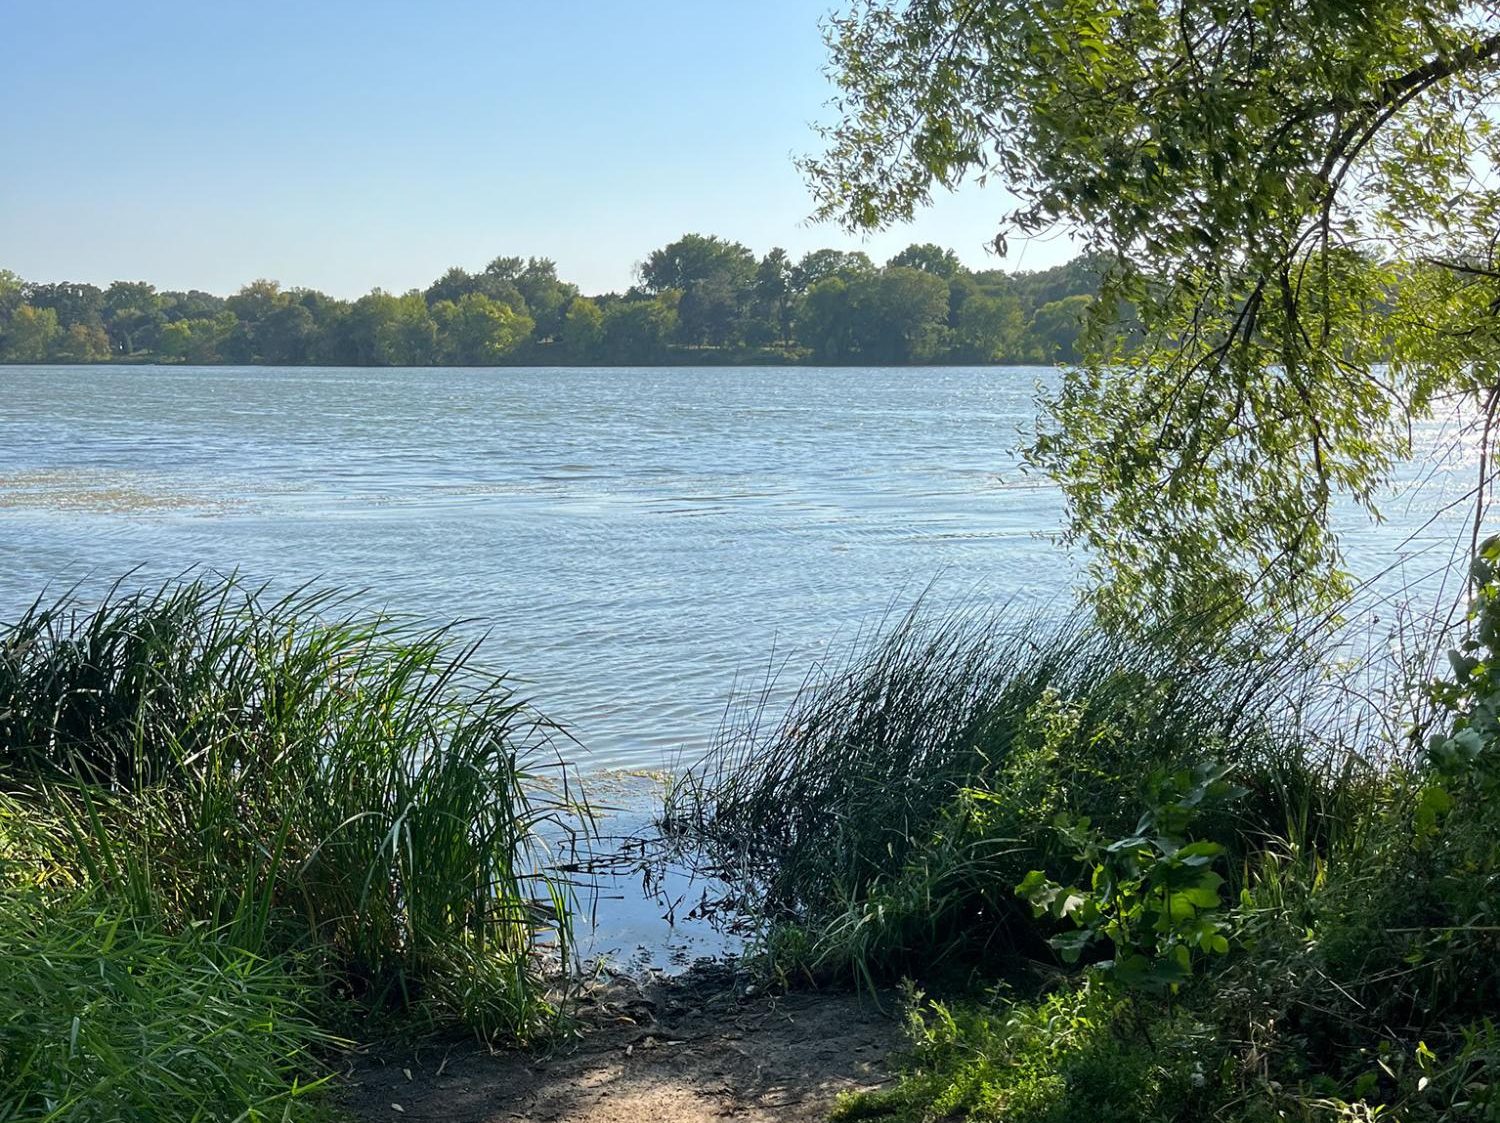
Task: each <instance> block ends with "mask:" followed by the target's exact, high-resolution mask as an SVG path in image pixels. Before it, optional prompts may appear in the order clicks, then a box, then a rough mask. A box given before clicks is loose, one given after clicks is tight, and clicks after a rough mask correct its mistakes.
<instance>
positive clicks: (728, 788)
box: [665, 607, 1332, 979]
mask: <svg viewBox="0 0 1500 1123" xmlns="http://www.w3.org/2000/svg"><path fill="white" fill-rule="evenodd" d="M1182 658H1183V656H1182V655H1181V653H1179V652H1174V651H1171V650H1169V649H1166V648H1159V647H1153V646H1150V645H1142V644H1140V643H1136V642H1126V641H1122V640H1119V639H1117V638H1115V637H1112V636H1110V635H1109V634H1107V633H1105V632H1103V631H1101V630H1099V629H1095V628H1092V627H1088V626H1075V627H1064V628H1062V629H1058V628H1056V627H1052V628H1048V627H1046V626H1043V625H1040V624H1039V623H1038V622H1037V621H1035V620H1030V619H1016V620H1013V619H1008V618H1006V617H1004V616H999V617H996V616H990V615H977V616H976V615H973V614H969V615H965V614H962V613H955V614H951V615H947V616H941V617H936V618H933V617H929V616H927V615H925V614H924V613H923V612H922V611H921V609H920V607H919V608H918V609H917V610H914V611H913V612H911V613H910V614H908V615H907V616H906V617H904V618H903V619H901V620H900V621H899V622H898V623H897V625H896V626H895V627H894V628H893V629H892V630H891V631H889V632H888V633H886V634H884V635H882V636H878V637H876V638H875V639H874V640H873V641H872V642H870V643H868V644H867V645H865V646H864V647H862V648H859V649H857V650H856V651H855V653H854V654H853V655H852V656H851V657H850V658H849V660H848V661H847V662H846V663H845V664H844V665H842V666H841V667H838V668H837V669H835V670H833V671H830V672H827V673H823V674H820V675H818V676H815V677H814V678H812V679H810V680H809V681H808V682H807V683H806V684H805V686H804V687H803V689H802V690H801V691H800V692H799V693H798V694H797V696H796V697H795V698H794V699H793V701H792V702H791V703H790V705H789V706H788V707H787V709H786V711H785V713H784V714H782V715H781V716H780V717H779V719H777V720H776V721H775V722H774V723H770V722H767V721H765V720H764V719H765V710H764V709H763V708H752V709H750V710H749V711H748V713H749V720H748V721H746V722H745V723H744V724H742V725H740V726H738V727H736V728H733V729H731V731H730V732H729V734H728V735H727V736H725V737H724V738H723V739H722V740H721V742H720V744H719V745H718V746H717V747H716V748H715V749H714V750H713V752H712V753H711V754H710V756H709V757H708V758H707V760H705V762H704V763H703V764H702V765H700V766H699V767H698V768H697V769H695V770H694V771H693V772H692V773H690V774H689V776H688V777H687V778H686V779H685V780H684V781H683V782H682V783H680V784H678V785H677V786H676V787H675V788H674V789H673V792H672V795H671V798H670V801H669V805H668V807H667V809H666V814H665V821H666V823H667V825H668V826H669V827H670V828H672V829H675V830H678V831H680V832H682V833H683V834H684V835H685V836H686V837H688V838H690V839H691V840H693V841H694V842H695V843H696V844H698V845H699V846H701V847H702V849H703V850H704V852H705V854H706V855H707V857H708V859H709V861H710V862H711V863H712V864H713V865H715V866H716V867H717V868H718V869H720V870H721V871H723V872H725V873H727V874H728V875H729V876H731V877H732V878H736V879H739V880H741V881H744V882H746V883H747V884H749V885H752V886H754V887H756V889H757V891H758V892H759V893H760V894H761V895H762V898H763V900H764V901H765V905H766V919H767V921H768V922H769V923H770V924H771V925H772V927H773V928H775V929H776V931H775V932H774V933H773V934H772V936H771V937H770V939H769V941H768V943H767V947H768V948H770V949H772V950H775V949H777V948H780V947H785V946H795V947H797V948H798V949H799V962H797V963H795V964H794V965H793V967H794V969H796V970H799V971H804V972H806V973H810V974H813V975H819V974H824V973H840V972H848V971H850V970H852V971H854V972H855V973H857V974H859V975H860V976H862V977H865V978H872V979H873V978H879V977H882V976H884V977H892V976H896V975H899V974H900V973H902V972H906V971H910V970H912V969H914V968H917V967H920V968H921V969H922V970H923V971H925V972H929V973H930V972H931V971H932V969H933V965H934V962H933V961H934V959H935V958H936V959H938V960H941V961H944V962H949V963H951V964H953V965H954V966H955V967H956V968H957V969H959V970H964V969H967V968H968V967H970V966H972V964H973V963H975V962H976V961H980V960H983V959H985V958H986V957H990V956H994V955H999V954H1007V953H1012V954H1013V953H1022V954H1035V953H1037V951H1038V950H1039V945H1040V940H1039V934H1038V930H1037V927H1036V925H1035V924H1033V923H1032V921H1031V919H1030V915H1029V910H1028V909H1027V908H1026V907H1025V906H1024V904H1023V902H1021V901H1019V900H1018V899H1017V897H1016V895H1015V893H1014V887H1015V885H1016V884H1017V882H1018V881H1019V880H1020V879H1021V878H1022V877H1023V876H1024V875H1025V874H1026V872H1027V871H1028V870H1030V869H1032V868H1036V867H1038V866H1042V867H1044V868H1048V869H1052V870H1054V871H1056V872H1059V873H1064V872H1071V868H1072V867H1071V858H1070V856H1069V855H1068V854H1067V852H1066V847H1065V846H1063V845H1062V844H1061V843H1060V841H1059V839H1058V837H1057V833H1056V831H1055V830H1054V823H1055V821H1056V820H1057V819H1058V817H1059V816H1064V815H1083V816H1087V817H1089V818H1090V820H1091V821H1092V822H1093V823H1094V824H1095V825H1096V826H1097V827H1099V828H1100V829H1102V830H1105V831H1124V830H1125V829H1126V828H1128V827H1129V826H1130V825H1131V824H1133V823H1134V822H1135V820H1136V817H1137V816H1138V815H1139V813H1140V800H1141V794H1142V791H1143V790H1144V789H1145V788H1146V787H1147V786H1148V785H1149V783H1150V782H1151V781H1152V779H1153V777H1156V778H1159V777H1160V776H1162V775H1163V774H1171V773H1174V772H1177V771H1179V770H1181V769H1184V768H1191V767H1193V766H1195V765H1196V764H1198V762H1200V761H1201V760H1204V759H1214V760H1219V759H1224V760H1227V759H1230V758H1233V759H1234V760H1235V761H1237V762H1238V763H1239V764H1240V765H1242V766H1243V767H1241V769H1240V771H1241V772H1242V773H1243V774H1244V775H1245V776H1246V779H1247V781H1248V783H1249V786H1250V787H1251V789H1252V795H1251V797H1250V799H1249V801H1248V804H1247V805H1246V806H1243V807H1241V808H1240V809H1239V810H1238V811H1237V812H1236V814H1237V815H1241V816H1243V815H1246V814H1248V815H1251V816H1254V818H1255V822H1254V824H1253V825H1251V826H1249V827H1245V826H1244V825H1243V824H1241V825H1238V826H1237V825H1235V824H1231V823H1228V822H1225V823H1220V824H1217V832H1218V833H1219V834H1221V835H1223V836H1224V837H1225V839H1226V841H1229V842H1233V843H1235V844H1236V845H1235V847H1234V853H1235V855H1236V857H1237V856H1238V855H1239V854H1241V853H1243V852H1244V849H1245V847H1244V845H1243V844H1241V840H1242V838H1243V837H1244V836H1245V835H1248V834H1253V833H1255V832H1256V831H1262V830H1267V829H1275V830H1280V829H1282V828H1283V826H1284V824H1285V822H1286V821H1287V819H1288V818H1289V817H1293V816H1296V817H1300V818H1302V819H1304V820H1306V823H1307V829H1308V830H1313V831H1319V830H1324V829H1326V828H1327V822H1326V820H1327V819H1328V818H1329V815H1330V813H1331V811H1332V809H1331V808H1329V807H1327V806H1324V805H1323V803H1322V797H1323V796H1324V794H1325V793H1324V792H1322V791H1321V790H1319V791H1317V792H1316V793H1314V792H1313V791H1312V790H1311V789H1310V788H1309V787H1308V785H1307V784H1306V783H1305V768H1304V762H1305V761H1307V760H1309V759H1311V758H1312V757H1313V756H1315V755H1317V754H1322V753H1325V752H1326V747H1324V746H1321V745H1318V744H1316V743H1315V742H1314V741H1313V740H1312V739H1310V738H1307V737H1306V736H1305V735H1304V734H1303V732H1302V730H1301V729H1300V727H1299V723H1298V706H1299V705H1300V704H1301V702H1300V696H1299V695H1298V693H1297V692H1298V690H1300V689H1301V688H1302V687H1303V685H1304V684H1305V680H1306V677H1307V673H1308V672H1307V665H1306V663H1305V661H1303V660H1302V659H1300V658H1298V659H1292V658H1290V657H1288V658H1287V659H1284V660H1283V661H1280V662H1275V661H1269V660H1268V661H1262V662H1260V663H1258V664H1257V665H1254V666H1251V667H1248V668H1247V667H1244V666H1233V665H1231V664H1229V663H1227V662H1222V661H1214V660H1211V659H1208V658H1206V657H1204V656H1203V655H1202V653H1198V654H1196V655H1193V656H1191V658H1192V659H1194V660H1195V661H1196V662H1195V664H1194V665H1191V667H1190V669H1187V670H1186V673H1184V672H1185V668H1184V665H1183V662H1181V659H1182Z"/></svg>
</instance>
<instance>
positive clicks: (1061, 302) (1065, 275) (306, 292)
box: [0, 234, 1099, 366]
mask: <svg viewBox="0 0 1500 1123" xmlns="http://www.w3.org/2000/svg"><path fill="white" fill-rule="evenodd" d="M1097 266H1098V262H1095V261H1093V260H1083V259H1080V261H1078V262H1074V263H1070V264H1069V265H1066V266H1061V267H1059V268H1056V269H1049V270H1044V271H1041V272H1038V273H1017V274H1013V275H1010V274H1004V273H998V272H994V271H990V272H985V273H981V274H971V273H969V272H968V270H966V269H964V268H963V266H962V265H961V264H960V263H959V261H958V258H957V257H956V256H955V255H954V254H953V252H952V251H951V250H946V249H943V248H941V247H939V246H935V245H931V244H928V245H914V246H910V247H908V248H907V249H906V250H904V251H902V252H901V253H899V254H897V255H896V256H895V257H893V258H892V259H891V262H890V264H889V265H888V266H887V267H885V268H883V269H880V268H877V267H876V266H875V264H874V263H873V262H871V261H870V259H869V258H868V257H867V256H866V255H865V254H863V253H859V252H853V253H846V252H843V251H839V250H815V251H813V252H811V253H808V254H806V255H804V256H803V258H802V259H801V261H800V262H797V263H795V264H794V263H793V262H792V260H791V258H790V257H788V256H787V253H786V251H785V250H782V249H780V248H776V249H772V250H771V251H770V252H769V253H767V254H766V255H765V257H763V258H762V259H761V260H760V261H759V262H758V263H757V262H756V261H755V258H754V256H753V255H752V254H751V252H750V250H749V249H748V248H747V247H745V246H742V245H740V244H739V243H738V242H731V241H727V240H725V239H722V238H717V237H705V236H703V235H697V234H689V235H685V236H684V237H682V238H680V239H678V240H677V241H675V242H673V243H671V244H670V245H668V246H665V247H663V248H662V249H659V250H656V251H655V252H653V253H652V254H651V255H649V256H648V258H647V260H646V262H645V263H644V264H643V265H642V266H641V270H642V272H641V279H642V287H641V288H639V289H632V290H630V291H629V292H628V293H625V294H624V295H620V294H614V293H607V294H603V295H600V296H597V297H592V298H590V297H584V296H581V295H580V294H579V292H578V288H577V286H576V285H572V284H569V283H568V282H566V281H563V280H561V279H560V278H559V277H558V275H557V266H556V264H555V263H554V262H552V261H551V260H549V259H547V258H536V257H534V258H530V259H522V258H519V257H497V258H496V259H495V260H493V261H491V262H490V264H489V265H488V266H486V267H485V268H484V269H483V270H482V271H480V272H478V273H471V272H469V271H468V270H467V269H463V268H460V267H454V268H452V269H449V270H447V271H446V272H445V273H444V274H443V275H442V276H441V277H439V278H438V279H437V280H435V281H434V282H433V283H432V284H431V285H429V286H428V287H427V288H426V289H424V290H421V291H417V290H412V291H410V292H407V293H404V294H395V293H388V292H384V291H381V290H379V289H376V290H374V291H372V292H370V293H368V294H366V295H365V296H362V297H360V298H359V299H358V300H354V301H342V300H335V299H333V298H332V297H329V296H326V295H325V294H323V293H320V292H316V291H314V290H310V289H283V288H282V287H281V286H280V284H278V283H277V282H275V281H270V280H257V281H253V282H251V283H250V284H248V285H245V286H244V287H243V288H241V289H240V290H239V291H238V292H236V293H234V294H233V295H232V296H230V297H228V298H227V299H225V298H220V297H216V296H213V295H211V294H209V293H204V292H198V291H193V292H157V291H156V290H155V289H154V288H153V287H152V286H151V285H148V284H145V283H143V282H117V283H115V284H113V285H111V286H110V287H109V289H107V290H101V289H99V288H97V287H95V286H93V285H74V284H59V285H39V284H27V283H26V282H24V281H22V280H21V278H19V277H15V276H14V274H9V273H6V274H3V275H0V361H6V362H26V363H41V362H78V363H84V362H102V361H105V360H109V359H115V358H126V359H129V358H134V359H137V360H139V359H141V358H146V359H150V360H154V361H166V362H183V363H195V364H209V363H220V362H231V363H267V364H277V365H300V364H307V363H326V364H334V365H352V366H424V365H430V364H436V363H442V364H457V365H475V366H484V365H500V364H533V363H599V364H641V363H704V362H709V363H724V362H788V361H807V360H811V361H816V362H863V363H926V362H942V361H957V362H974V363H991V362H1016V363H1020V362H1056V361H1072V360H1073V359H1074V358H1075V357H1076V349H1075V347H1074V343H1075V341H1076V339H1077V337H1078V334H1079V331H1080V322H1079V315H1078V313H1079V309H1080V308H1083V307H1087V306H1089V305H1090V304H1091V301H1092V298H1093V296H1094V294H1095V293H1096V292H1097V291H1098V287H1099V270H1098V268H1097ZM5 278H11V279H9V280H7V279H5ZM835 282H836V283H835ZM940 284H941V285H946V286H947V289H946V291H940Z"/></svg>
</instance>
